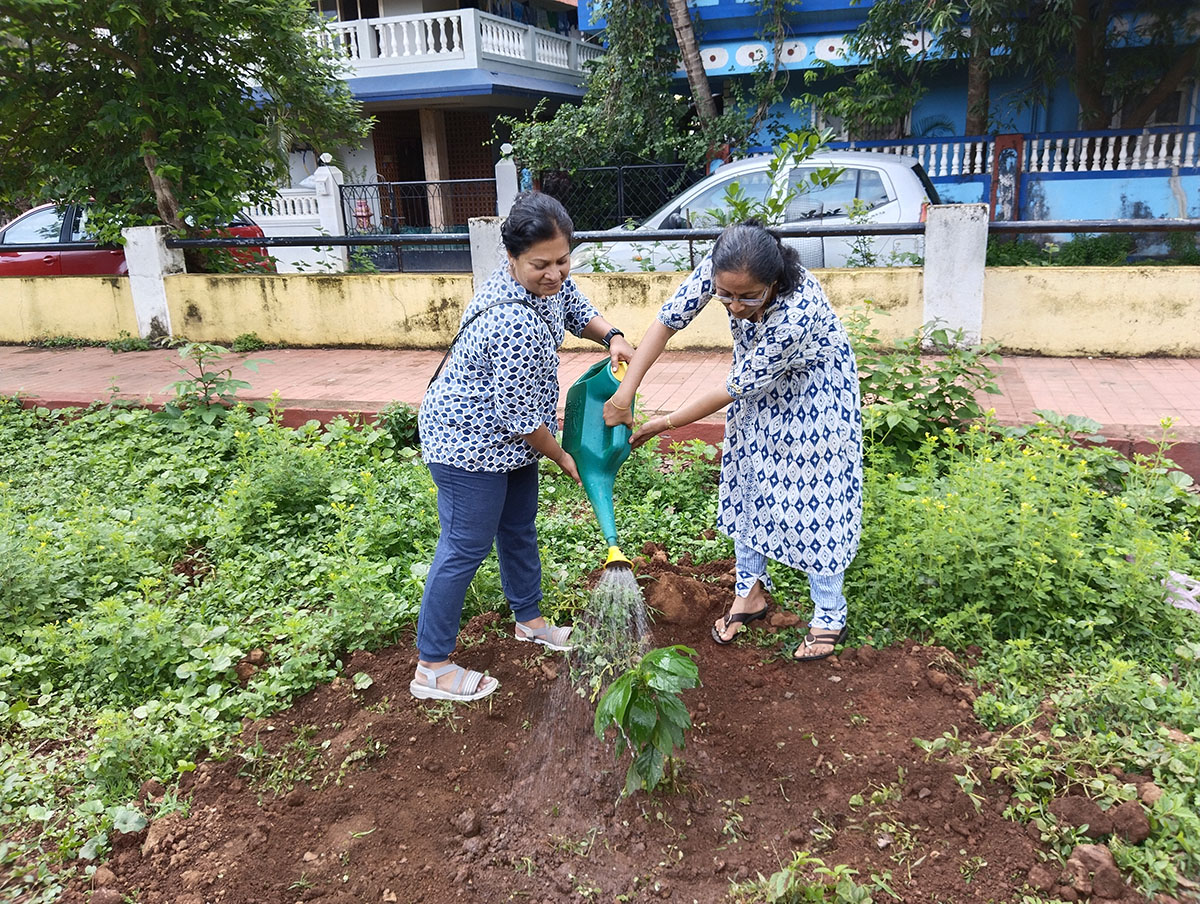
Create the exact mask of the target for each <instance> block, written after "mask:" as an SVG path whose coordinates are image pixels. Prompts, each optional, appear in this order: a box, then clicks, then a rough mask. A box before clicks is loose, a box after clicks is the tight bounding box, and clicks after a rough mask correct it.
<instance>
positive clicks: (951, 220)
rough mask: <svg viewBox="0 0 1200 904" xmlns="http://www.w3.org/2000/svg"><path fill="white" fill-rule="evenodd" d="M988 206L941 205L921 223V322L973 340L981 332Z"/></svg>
mask: <svg viewBox="0 0 1200 904" xmlns="http://www.w3.org/2000/svg"><path fill="white" fill-rule="evenodd" d="M987 233H988V206H987V205H986V204H939V205H936V206H933V207H930V208H929V217H928V219H927V221H926V223H925V274H924V284H925V322H926V323H930V322H932V321H936V322H937V323H938V324H939V326H944V327H946V328H947V329H951V330H958V329H961V330H962V331H963V339H964V341H966V342H968V343H971V344H973V343H977V342H978V341H979V339H980V336H981V335H982V332H983V268H984V263H985V262H986V260H987Z"/></svg>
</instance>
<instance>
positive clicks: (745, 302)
mask: <svg viewBox="0 0 1200 904" xmlns="http://www.w3.org/2000/svg"><path fill="white" fill-rule="evenodd" d="M771 289H772V286H767V287H766V288H765V289H763V293H762V295H759V296H757V297H755V296H750V297H749V298H745V297H738V296H736V295H722V294H721V293H720V292H709V293H708V297H709V298H712V299H715V300H717V301H719V302H721V304H723V305H725V307H729V306H730V305H731V304H733V303H734V302H737V303H738V304H740V305H742V306H743V307H747V308H757V307H760V306H761V305H763V304H765V303H766V301H767V296H768V295H770V294H771Z"/></svg>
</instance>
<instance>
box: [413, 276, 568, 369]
mask: <svg viewBox="0 0 1200 904" xmlns="http://www.w3.org/2000/svg"><path fill="white" fill-rule="evenodd" d="M502 304H519V305H524V306H525V307H527V308H529V310H531V311H533V313H534V314H536V315H537V319H538V320H540V321H541V322H542V324H543V325H544V326H545V327H546V332H548V333H549V334H550V335H551V337H553V336H554V331H553V330H552V329H550V324H549V323H546V318H545V317H543V316H542V314H541V312H540V311H538V309H537V308H535V307H534V306H533V305H531V304H530V303H529V302H527V301H525V300H524V299H521V298H506V299H504V300H503V301H497V302H493V303H492V304H489V305H485V306H484V307H482V308H480V309H479V310H478V311H476V312H475V313H474V314H472V315H471V316H470V317H468V318H467V319H466V321H465V322H464V323H463V325H462V326H460V327H459V328H458V332H457V333H455V334H454V338H453V339H451V340H450V346H449V348H447V349H446V354H444V355H442V360H441V361H439V362H438V366H437V370H435V371H434V372H433V376H432V377H430V378H429V384H428V385H427V386H426V387H425V389H426V390H428V389H429V387H430V386H432V385H433V384H434V382H435V381H436V380H437V378H438V377H439V376H440V375H441V373H442V368H443V367H445V366H446V362H447V361H449V360H450V352H452V351H454V346H455V344H456V343H457V342H458V340H459V339H461V338H462V334H463V333H465V332H466V331H467V327H469V326H470V325H471V324H472V323H474V322H475V321H476V319H478V318H479V316H480V315H482V314H485V313H487V312H488V311H490V310H491V309H492V308H498V307H500V305H502Z"/></svg>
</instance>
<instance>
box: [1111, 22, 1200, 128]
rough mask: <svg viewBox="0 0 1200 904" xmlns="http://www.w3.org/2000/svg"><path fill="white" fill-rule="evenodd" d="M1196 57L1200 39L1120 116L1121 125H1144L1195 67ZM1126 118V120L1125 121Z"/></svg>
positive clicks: (1199, 52) (1130, 126)
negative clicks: (1126, 113) (1130, 108)
mask: <svg viewBox="0 0 1200 904" xmlns="http://www.w3.org/2000/svg"><path fill="white" fill-rule="evenodd" d="M1197 59H1200V41H1194V42H1192V44H1191V46H1189V47H1188V48H1187V49H1186V50H1184V52H1183V53H1181V54H1180V55H1179V59H1177V60H1176V61H1175V63H1174V64H1173V65H1172V66H1171V68H1170V69H1168V70H1167V71H1166V73H1164V75H1163V77H1162V78H1161V79H1159V81H1158V84H1156V85H1155V86H1154V87H1153V88H1152V89H1151V90H1150V93H1149V94H1147V95H1146V96H1145V98H1143V100H1142V102H1141V103H1140V104H1138V105H1137V106H1136V107H1135V108H1134V110H1133V112H1132V113H1130V114H1129V116H1128V117H1126V116H1122V117H1121V126H1122V127H1124V128H1129V129H1137V128H1141V127H1142V126H1143V125H1145V123H1146V120H1148V119H1149V118H1150V116H1151V114H1153V113H1154V111H1155V110H1156V109H1158V105H1159V104H1161V103H1162V102H1163V101H1164V100H1166V99H1167V98H1168V97H1169V96H1170V95H1171V92H1172V91H1174V90H1176V89H1177V88H1178V87H1179V84H1180V82H1182V81H1183V80H1184V79H1185V78H1186V77H1187V76H1188V75H1190V74H1191V72H1192V71H1193V70H1194V69H1195V68H1196V60H1197ZM1127 119H1128V122H1126V120H1127Z"/></svg>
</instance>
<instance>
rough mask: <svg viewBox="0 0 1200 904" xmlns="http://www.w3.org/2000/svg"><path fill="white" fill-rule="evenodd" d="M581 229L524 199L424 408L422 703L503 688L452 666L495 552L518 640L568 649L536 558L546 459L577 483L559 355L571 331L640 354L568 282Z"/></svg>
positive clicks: (559, 211)
mask: <svg viewBox="0 0 1200 904" xmlns="http://www.w3.org/2000/svg"><path fill="white" fill-rule="evenodd" d="M573 233H574V226H573V225H572V223H571V218H570V216H569V215H568V214H567V211H566V209H565V208H564V207H563V206H562V205H561V204H560V203H559V202H558V201H556V200H555V199H554V198H551V197H550V196H549V195H543V194H540V193H537V192H525V193H522V194H520V195H518V196H517V199H516V201H515V202H514V203H513V207H512V210H511V211H510V212H509V215H508V218H507V219H506V220H505V221H504V225H503V226H502V227H501V236H502V239H503V242H504V248H505V250H506V251H507V260H505V262H504V263H503V264H502V265H501V266H500V268H499V269H497V270H496V272H495V273H493V274H492V276H491V277H490V278H489V279H488V281H487V282H486V283H485V284H484V286H483V288H481V289H480V290H479V291H478V292H477V293H476V295H475V297H474V299H472V301H471V303H470V305H468V307H467V310H466V311H464V312H463V321H462V326H461V328H460V329H459V333H458V336H456V337H455V340H454V342H453V344H452V345H451V348H450V352H449V353H448V355H447V361H446V367H445V371H444V372H441V371H439V374H437V375H435V377H434V380H433V382H432V383H431V384H430V387H429V389H428V391H427V392H426V393H425V398H424V399H423V400H422V402H421V409H420V413H419V425H420V432H421V456H422V458H423V459H424V460H425V463H426V464H427V465H428V466H429V472H430V474H431V475H432V476H433V482H434V483H435V484H436V485H437V490H438V521H439V523H440V525H441V533H440V535H439V536H438V542H437V549H436V551H435V552H434V555H433V562H432V564H431V565H430V567H429V574H428V576H427V577H426V579H425V592H424V595H423V596H422V598H421V612H420V615H419V617H418V620H417V651H418V653H419V662H418V665H417V673H416V677H415V678H414V679H413V680H412V682H411V683H410V685H409V689H410V690H411V692H412V694H413V696H415V697H420V698H422V699H434V700H478V699H480V698H481V697H486V696H487V695H488V694H490V693H492V691H494V690H495V689H496V687H497V686H498V683H497V681H496V679H494V678H491V677H488V676H484V675H482V674H481V673H479V672H475V671H468V670H467V669H464V668H462V667H460V666H457V665H454V664H453V663H451V662H450V654H451V653H453V652H454V647H455V644H456V642H457V639H458V629H459V622H460V620H461V618H462V610H463V602H464V599H465V597H466V592H467V586H468V585H469V584H470V583H471V579H472V578H473V577H474V576H475V572H476V571H477V570H478V568H479V566H480V564H481V563H482V562H483V560H484V558H485V557H486V556H487V554H488V553H489V552H490V551H491V549H492V545H493V543H494V544H495V547H496V555H497V557H498V559H499V560H500V583H501V586H502V587H503V590H504V595H505V597H506V598H507V599H508V605H509V607H510V608H511V609H512V611H513V615H514V616H515V618H516V622H517V624H516V629H515V630H516V637H517V640H523V641H532V642H534V643H540V644H544V645H545V646H547V647H549V648H550V649H552V650H569V649H570V646H569V638H570V633H571V629H570V628H569V627H556V626H555V625H551V624H549V623H548V622H547V621H546V620H545V618H543V617H542V614H541V610H540V608H539V606H538V603H539V601H540V600H541V598H542V568H541V559H540V557H539V554H538V539H537V528H536V526H535V524H534V519H535V518H536V516H537V493H538V459H539V458H542V457H545V458H549V459H550V460H551V461H553V462H555V463H556V464H557V465H558V466H559V467H560V468H562V470H563V471H564V472H565V473H567V474H569V475H570V476H571V477H572V478H574V480H575V481H576V482H578V481H579V473H578V471H577V469H576V467H575V463H574V461H572V459H571V456H570V455H568V454H567V453H566V452H564V451H563V449H562V447H561V446H560V445H559V444H558V442H557V441H556V440H555V438H554V434H555V432H556V431H557V429H558V423H557V417H556V414H557V409H558V347H559V345H560V344H561V343H562V339H563V333H564V331H565V330H568V329H569V330H570V331H571V332H572V333H574V334H575V335H576V336H580V337H582V338H585V339H593V340H595V341H596V342H599V343H601V344H603V345H605V346H607V347H608V349H609V354H610V355H611V358H612V363H613V365H614V366H615V365H616V363H617V362H618V361H628V360H630V358H631V357H632V355H633V347H632V346H630V345H629V343H628V342H626V341H625V339H624V338H623V335H622V334H621V332H620V330H617V329H615V328H614V327H613V326H612V325H611V324H610V323H609V322H608V321H607V320H605V319H604V318H603V317H601V316H600V314H599V312H598V311H597V310H596V309H595V308H594V307H593V306H592V304H591V302H589V301H588V300H587V299H586V298H585V297H584V296H583V295H582V294H581V293H580V291H579V289H578V288H576V286H575V283H574V282H573V281H572V280H571V279H569V278H568V274H569V273H570V268H571V237H572V235H573Z"/></svg>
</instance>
